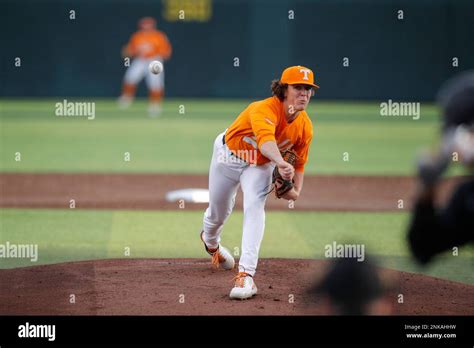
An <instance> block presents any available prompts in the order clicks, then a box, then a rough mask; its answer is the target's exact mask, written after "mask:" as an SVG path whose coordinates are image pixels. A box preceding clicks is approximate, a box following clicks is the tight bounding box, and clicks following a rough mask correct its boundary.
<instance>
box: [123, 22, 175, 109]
mask: <svg viewBox="0 0 474 348" xmlns="http://www.w3.org/2000/svg"><path fill="white" fill-rule="evenodd" d="M138 29H139V30H138V31H137V32H136V33H134V34H133V35H132V37H131V38H130V40H129V42H128V44H127V45H126V46H125V47H124V48H123V51H122V55H123V56H124V57H133V61H132V63H131V64H130V67H129V68H128V69H127V71H126V72H125V77H124V81H123V87H122V95H121V96H120V98H119V105H120V107H121V108H126V107H128V106H129V105H130V104H131V103H132V101H133V98H134V96H135V92H136V88H137V84H138V83H139V82H140V81H141V80H142V79H143V78H144V77H145V78H146V84H147V87H148V91H149V100H150V103H149V106H148V113H149V115H150V116H152V117H153V116H159V115H160V114H161V110H162V106H161V101H162V99H163V96H164V79H165V77H164V71H162V72H161V73H160V74H158V75H155V74H153V73H151V72H150V71H149V70H148V65H149V64H150V62H151V61H153V60H158V61H160V62H162V63H163V62H164V61H165V60H167V59H169V58H170V57H171V52H172V48H171V44H170V42H169V40H168V37H167V36H166V35H165V34H164V33H163V32H161V31H159V30H157V29H156V20H155V19H154V18H151V17H144V18H142V19H140V20H139V21H138Z"/></svg>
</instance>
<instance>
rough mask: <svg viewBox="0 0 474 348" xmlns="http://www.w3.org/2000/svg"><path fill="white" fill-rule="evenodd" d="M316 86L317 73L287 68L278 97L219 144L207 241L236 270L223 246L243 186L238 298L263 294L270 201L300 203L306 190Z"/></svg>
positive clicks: (260, 104)
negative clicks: (262, 254)
mask: <svg viewBox="0 0 474 348" xmlns="http://www.w3.org/2000/svg"><path fill="white" fill-rule="evenodd" d="M315 88H319V86H317V85H316V84H314V75H313V72H312V71H311V70H310V69H308V68H305V67H303V66H292V67H289V68H287V69H285V70H284V71H283V73H282V75H281V78H280V80H274V81H272V85H271V90H272V95H273V96H272V97H270V98H267V99H264V100H260V101H256V102H254V103H251V104H250V105H249V106H248V107H247V108H246V109H245V110H244V111H242V113H241V114H240V115H239V116H238V117H237V119H236V120H235V121H234V122H233V123H232V124H231V126H230V127H229V128H227V129H226V131H225V132H223V133H221V134H219V135H218V136H217V138H216V139H215V141H214V151H213V154H212V160H211V166H210V171H209V207H208V208H207V210H206V212H205V213H204V221H203V227H202V232H201V239H202V241H203V242H204V246H205V248H206V251H207V252H208V253H209V254H210V255H211V256H212V263H213V265H215V266H216V267H221V268H223V269H233V268H234V265H235V261H234V258H233V256H232V255H231V253H230V252H229V251H228V250H227V249H226V248H224V247H223V246H222V245H220V240H221V233H222V228H223V225H224V223H225V221H226V220H227V218H228V217H229V215H230V213H231V212H232V209H233V207H234V203H235V196H236V194H237V189H238V188H239V186H240V187H241V188H242V192H243V198H244V207H243V209H244V221H243V235H242V253H241V257H240V261H239V266H238V268H239V272H238V274H237V276H236V277H235V284H234V287H233V289H232V290H231V292H230V298H232V299H247V298H250V297H252V296H253V295H255V294H256V293H257V286H256V285H255V281H254V280H253V277H254V276H255V272H256V269H257V263H258V253H259V249H260V244H261V242H262V239H263V232H264V229H265V201H266V198H267V195H268V193H269V192H270V191H271V190H273V191H274V192H275V195H276V196H277V197H278V198H284V199H287V200H296V199H298V196H299V195H300V193H301V190H302V188H303V178H304V166H305V163H306V161H307V159H308V151H309V147H310V144H311V140H312V138H313V126H312V123H311V120H310V118H309V116H308V114H307V113H306V111H305V109H306V107H307V106H308V103H309V101H310V99H311V97H312V95H313V91H314V89H315Z"/></svg>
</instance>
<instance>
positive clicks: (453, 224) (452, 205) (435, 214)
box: [407, 71, 474, 264]
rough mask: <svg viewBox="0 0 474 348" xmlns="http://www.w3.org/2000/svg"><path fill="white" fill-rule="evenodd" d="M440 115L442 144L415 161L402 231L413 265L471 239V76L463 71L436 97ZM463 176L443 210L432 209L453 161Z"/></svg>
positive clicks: (473, 204) (473, 144) (473, 121)
mask: <svg viewBox="0 0 474 348" xmlns="http://www.w3.org/2000/svg"><path fill="white" fill-rule="evenodd" d="M437 99H438V103H439V104H440V107H441V109H442V113H443V129H442V142H441V144H440V147H439V149H438V151H437V153H436V154H434V155H424V156H423V157H421V159H420V160H419V163H418V178H419V184H418V192H417V197H416V200H415V205H414V211H413V215H412V219H411V223H410V226H409V230H408V236H407V237H408V243H409V247H410V250H411V252H412V254H413V256H414V257H415V258H416V260H417V261H418V262H419V263H422V264H426V263H428V262H429V261H430V260H432V258H433V257H434V256H435V255H437V254H439V253H442V252H444V251H447V250H452V249H453V248H454V247H457V248H459V247H460V246H462V245H465V244H467V243H469V242H472V241H473V240H474V175H473V168H474V72H472V71H471V72H466V73H463V74H461V75H459V76H457V77H455V78H454V79H452V80H450V81H448V82H447V83H446V84H445V85H443V86H442V87H441V89H440V91H439V93H438V98H437ZM455 160H457V161H459V162H461V163H462V164H463V165H464V166H465V168H466V169H467V175H466V176H465V177H464V179H463V181H462V182H461V183H460V184H459V185H458V186H457V187H456V188H455V189H454V191H453V194H452V196H451V198H450V200H449V202H448V203H447V205H446V206H444V207H436V206H435V204H434V200H435V199H434V198H435V195H436V188H437V183H438V181H439V179H440V177H441V176H442V174H443V172H444V171H445V170H446V169H447V168H448V166H449V164H450V163H452V162H453V161H455Z"/></svg>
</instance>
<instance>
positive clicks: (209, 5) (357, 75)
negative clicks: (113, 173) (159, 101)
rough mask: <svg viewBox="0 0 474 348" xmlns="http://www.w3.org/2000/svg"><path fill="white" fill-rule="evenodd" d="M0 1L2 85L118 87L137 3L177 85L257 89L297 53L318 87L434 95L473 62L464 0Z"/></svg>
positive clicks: (188, 93) (334, 91)
mask: <svg viewBox="0 0 474 348" xmlns="http://www.w3.org/2000/svg"><path fill="white" fill-rule="evenodd" d="M0 6H1V11H0V29H1V30H0V32H1V35H2V36H1V37H2V38H1V43H2V48H1V70H0V93H1V95H3V96H34V97H42V96H101V97H102V96H116V95H118V93H119V91H120V83H121V79H122V76H123V72H124V69H125V68H124V64H123V60H122V58H121V56H120V51H121V47H122V46H123V45H124V44H125V43H126V41H127V40H128V37H129V36H130V34H131V33H132V32H133V31H134V30H135V28H136V21H137V19H138V18H140V17H141V16H144V15H150V16H154V17H155V18H157V19H158V21H159V27H160V28H161V29H163V30H164V31H165V32H166V33H167V34H168V36H169V38H170V40H171V42H172V44H173V47H174V55H173V58H172V60H171V61H170V62H169V63H168V64H167V65H166V67H165V69H166V70H165V71H166V81H167V94H168V95H169V96H174V97H231V98H232V97H239V98H256V97H262V96H265V95H267V94H268V89H269V88H268V87H269V83H270V81H271V79H273V78H275V77H277V75H278V73H279V72H280V71H281V69H282V68H283V67H285V66H287V65H290V64H302V65H307V66H309V67H311V68H313V69H314V70H315V72H316V76H317V80H318V82H319V83H320V85H321V86H322V88H321V90H320V92H319V96H320V97H321V98H325V99H389V98H391V99H404V100H432V99H433V97H434V94H435V92H436V90H437V88H438V87H439V85H440V83H441V82H442V81H444V80H445V79H446V78H448V77H450V76H452V75H453V74H454V73H456V72H458V71H461V70H466V69H470V68H474V45H472V43H471V42H470V40H472V37H474V22H473V21H472V18H471V17H470V14H472V13H474V1H471V0H457V1H452V0H434V1H432V0H416V1H413V0H406V1H387V0H378V1H375V0H371V1H368V0H354V1H347V0H321V1H303V0H300V1H290V0H259V1H252V0H162V1H150V0H136V1H125V0H100V1H99V0H81V1H79V0H74V1H60V0H45V1H41V0H35V1H32V0H29V1H24V0H22V1H18V0H2V2H1V3H0ZM181 9H184V19H183V18H182V16H181V18H180V14H181V15H182V14H183V13H180V12H179V11H180V10H181ZM400 10H401V11H403V13H401V12H399V11H400ZM70 11H74V17H75V18H74V19H71V12H70ZM291 11H292V12H291ZM402 16H403V19H402V18H401V17H402ZM15 58H20V59H21V66H15V62H18V61H16V60H15ZM236 58H238V66H235V65H237V61H236ZM344 58H348V61H347V60H346V61H344ZM454 58H457V61H455V60H453V59H454ZM344 62H346V65H347V63H348V66H344ZM456 64H457V66H453V65H456ZM144 93H145V88H144V87H143V86H141V89H140V94H142V95H144Z"/></svg>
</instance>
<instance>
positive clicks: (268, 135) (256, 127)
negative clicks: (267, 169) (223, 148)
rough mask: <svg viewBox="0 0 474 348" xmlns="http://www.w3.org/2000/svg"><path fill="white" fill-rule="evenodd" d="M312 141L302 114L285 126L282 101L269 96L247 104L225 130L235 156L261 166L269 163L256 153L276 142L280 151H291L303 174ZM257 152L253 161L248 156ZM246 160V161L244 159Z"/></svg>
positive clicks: (310, 129)
mask: <svg viewBox="0 0 474 348" xmlns="http://www.w3.org/2000/svg"><path fill="white" fill-rule="evenodd" d="M312 139H313V124H312V123H311V120H310V118H309V116H308V114H307V113H306V111H301V112H300V114H299V115H298V117H296V119H295V120H293V121H292V122H291V123H287V121H286V117H285V111H284V109H283V102H281V101H280V100H279V99H278V98H277V97H275V96H274V97H270V98H267V99H264V100H260V101H257V102H254V103H252V104H250V105H249V106H248V107H247V108H246V109H245V110H244V111H242V112H241V113H240V115H239V116H238V117H237V119H236V120H235V121H234V122H233V123H232V125H231V126H230V127H229V128H228V129H227V131H226V135H225V142H226V144H227V146H228V147H229V149H230V150H231V151H232V152H233V153H234V154H235V155H237V156H238V157H240V158H242V159H243V160H246V161H247V162H249V163H252V164H257V165H260V164H264V163H267V162H269V161H270V160H269V159H268V158H266V157H265V156H263V155H262V154H261V152H260V151H259V150H258V149H259V148H260V146H261V145H262V144H263V143H265V142H267V141H275V142H276V144H277V145H278V148H279V149H280V151H285V150H287V149H292V150H293V151H295V152H296V153H297V155H298V160H297V162H296V165H295V170H297V171H299V172H303V171H304V165H305V163H306V161H307V160H308V150H309V145H310V144H311V140H312ZM253 150H257V156H256V158H252V157H253V156H251V155H242V154H249V153H252V151H253ZM244 157H246V158H244Z"/></svg>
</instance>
